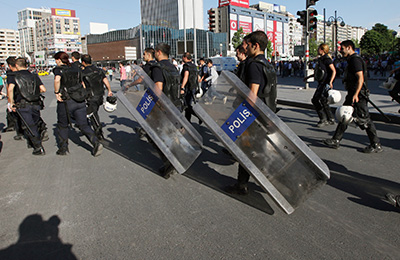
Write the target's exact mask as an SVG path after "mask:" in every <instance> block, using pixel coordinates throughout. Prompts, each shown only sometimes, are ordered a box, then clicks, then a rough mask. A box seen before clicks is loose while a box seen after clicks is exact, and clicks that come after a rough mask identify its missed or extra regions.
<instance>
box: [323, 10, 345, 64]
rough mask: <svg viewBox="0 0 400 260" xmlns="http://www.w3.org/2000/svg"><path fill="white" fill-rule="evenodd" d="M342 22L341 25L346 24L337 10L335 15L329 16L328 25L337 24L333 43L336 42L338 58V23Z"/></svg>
mask: <svg viewBox="0 0 400 260" xmlns="http://www.w3.org/2000/svg"><path fill="white" fill-rule="evenodd" d="M339 22H340V26H342V27H343V26H345V25H346V24H345V23H344V20H343V18H342V17H340V16H337V11H335V16H334V17H333V16H331V17H329V18H328V22H327V23H326V25H328V26H331V25H332V24H333V25H334V26H335V28H334V33H333V35H332V41H333V44H335V45H334V46H335V58H337V41H338V39H337V36H338V23H339Z"/></svg>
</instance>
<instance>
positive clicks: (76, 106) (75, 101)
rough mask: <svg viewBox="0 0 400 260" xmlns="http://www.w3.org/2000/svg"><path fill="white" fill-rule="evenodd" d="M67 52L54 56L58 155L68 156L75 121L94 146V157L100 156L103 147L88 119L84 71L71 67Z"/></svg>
mask: <svg viewBox="0 0 400 260" xmlns="http://www.w3.org/2000/svg"><path fill="white" fill-rule="evenodd" d="M68 58H69V56H68V54H67V53H65V52H62V51H61V52H57V53H56V54H55V55H54V59H55V60H56V63H57V67H56V68H55V69H54V93H55V94H56V98H57V130H58V148H59V149H58V151H57V152H56V154H57V155H66V154H67V152H68V151H69V150H68V125H70V126H71V125H72V124H71V117H72V116H73V118H74V119H75V121H76V123H77V125H78V127H79V129H80V131H81V132H82V133H83V134H84V135H85V136H86V137H87V138H88V140H89V141H90V143H92V145H93V150H92V155H93V156H99V155H100V154H101V153H102V150H103V145H102V144H101V143H100V142H99V139H98V138H97V137H96V135H95V133H94V132H93V130H92V128H91V127H90V126H89V124H88V120H87V117H86V102H85V100H86V95H87V94H86V89H85V85H84V83H83V81H82V71H81V70H80V69H79V68H76V67H74V66H71V64H70V62H69V59H68Z"/></svg>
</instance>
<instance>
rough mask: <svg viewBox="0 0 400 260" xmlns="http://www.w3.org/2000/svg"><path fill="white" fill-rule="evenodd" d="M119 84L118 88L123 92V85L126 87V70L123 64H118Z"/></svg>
mask: <svg viewBox="0 0 400 260" xmlns="http://www.w3.org/2000/svg"><path fill="white" fill-rule="evenodd" d="M119 75H120V76H119V82H120V86H121V90H122V91H125V85H126V80H127V77H126V70H125V67H124V64H123V63H122V62H120V63H119Z"/></svg>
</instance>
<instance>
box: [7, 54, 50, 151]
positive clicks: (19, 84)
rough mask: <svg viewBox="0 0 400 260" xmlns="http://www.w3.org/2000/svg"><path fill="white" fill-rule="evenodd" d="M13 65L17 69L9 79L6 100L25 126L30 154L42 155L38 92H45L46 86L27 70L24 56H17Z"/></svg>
mask: <svg viewBox="0 0 400 260" xmlns="http://www.w3.org/2000/svg"><path fill="white" fill-rule="evenodd" d="M15 66H16V68H17V70H18V71H17V72H15V74H14V77H12V78H11V79H10V81H9V86H8V90H7V91H8V102H9V104H10V107H11V109H12V111H13V112H17V113H18V115H19V116H20V117H21V122H23V124H24V127H25V136H26V137H27V138H28V143H29V144H30V145H32V147H33V152H32V154H33V155H44V154H45V151H44V149H43V147H42V141H41V138H40V133H39V128H38V125H39V121H40V110H41V106H40V101H41V100H40V93H41V92H45V91H46V88H45V87H44V85H43V83H42V81H41V80H40V79H39V77H38V75H35V74H31V73H30V72H29V71H28V69H27V63H26V60H25V59H24V58H18V59H17V60H16V62H15ZM14 88H15V91H14ZM14 93H15V96H14Z"/></svg>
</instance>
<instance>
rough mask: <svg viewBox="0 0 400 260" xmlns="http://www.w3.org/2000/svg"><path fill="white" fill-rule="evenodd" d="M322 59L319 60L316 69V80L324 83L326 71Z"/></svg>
mask: <svg viewBox="0 0 400 260" xmlns="http://www.w3.org/2000/svg"><path fill="white" fill-rule="evenodd" d="M321 62H322V60H321V59H318V61H317V64H316V65H315V69H314V79H315V80H316V81H318V82H323V81H324V79H325V76H326V71H325V70H323V69H322V67H321Z"/></svg>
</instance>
